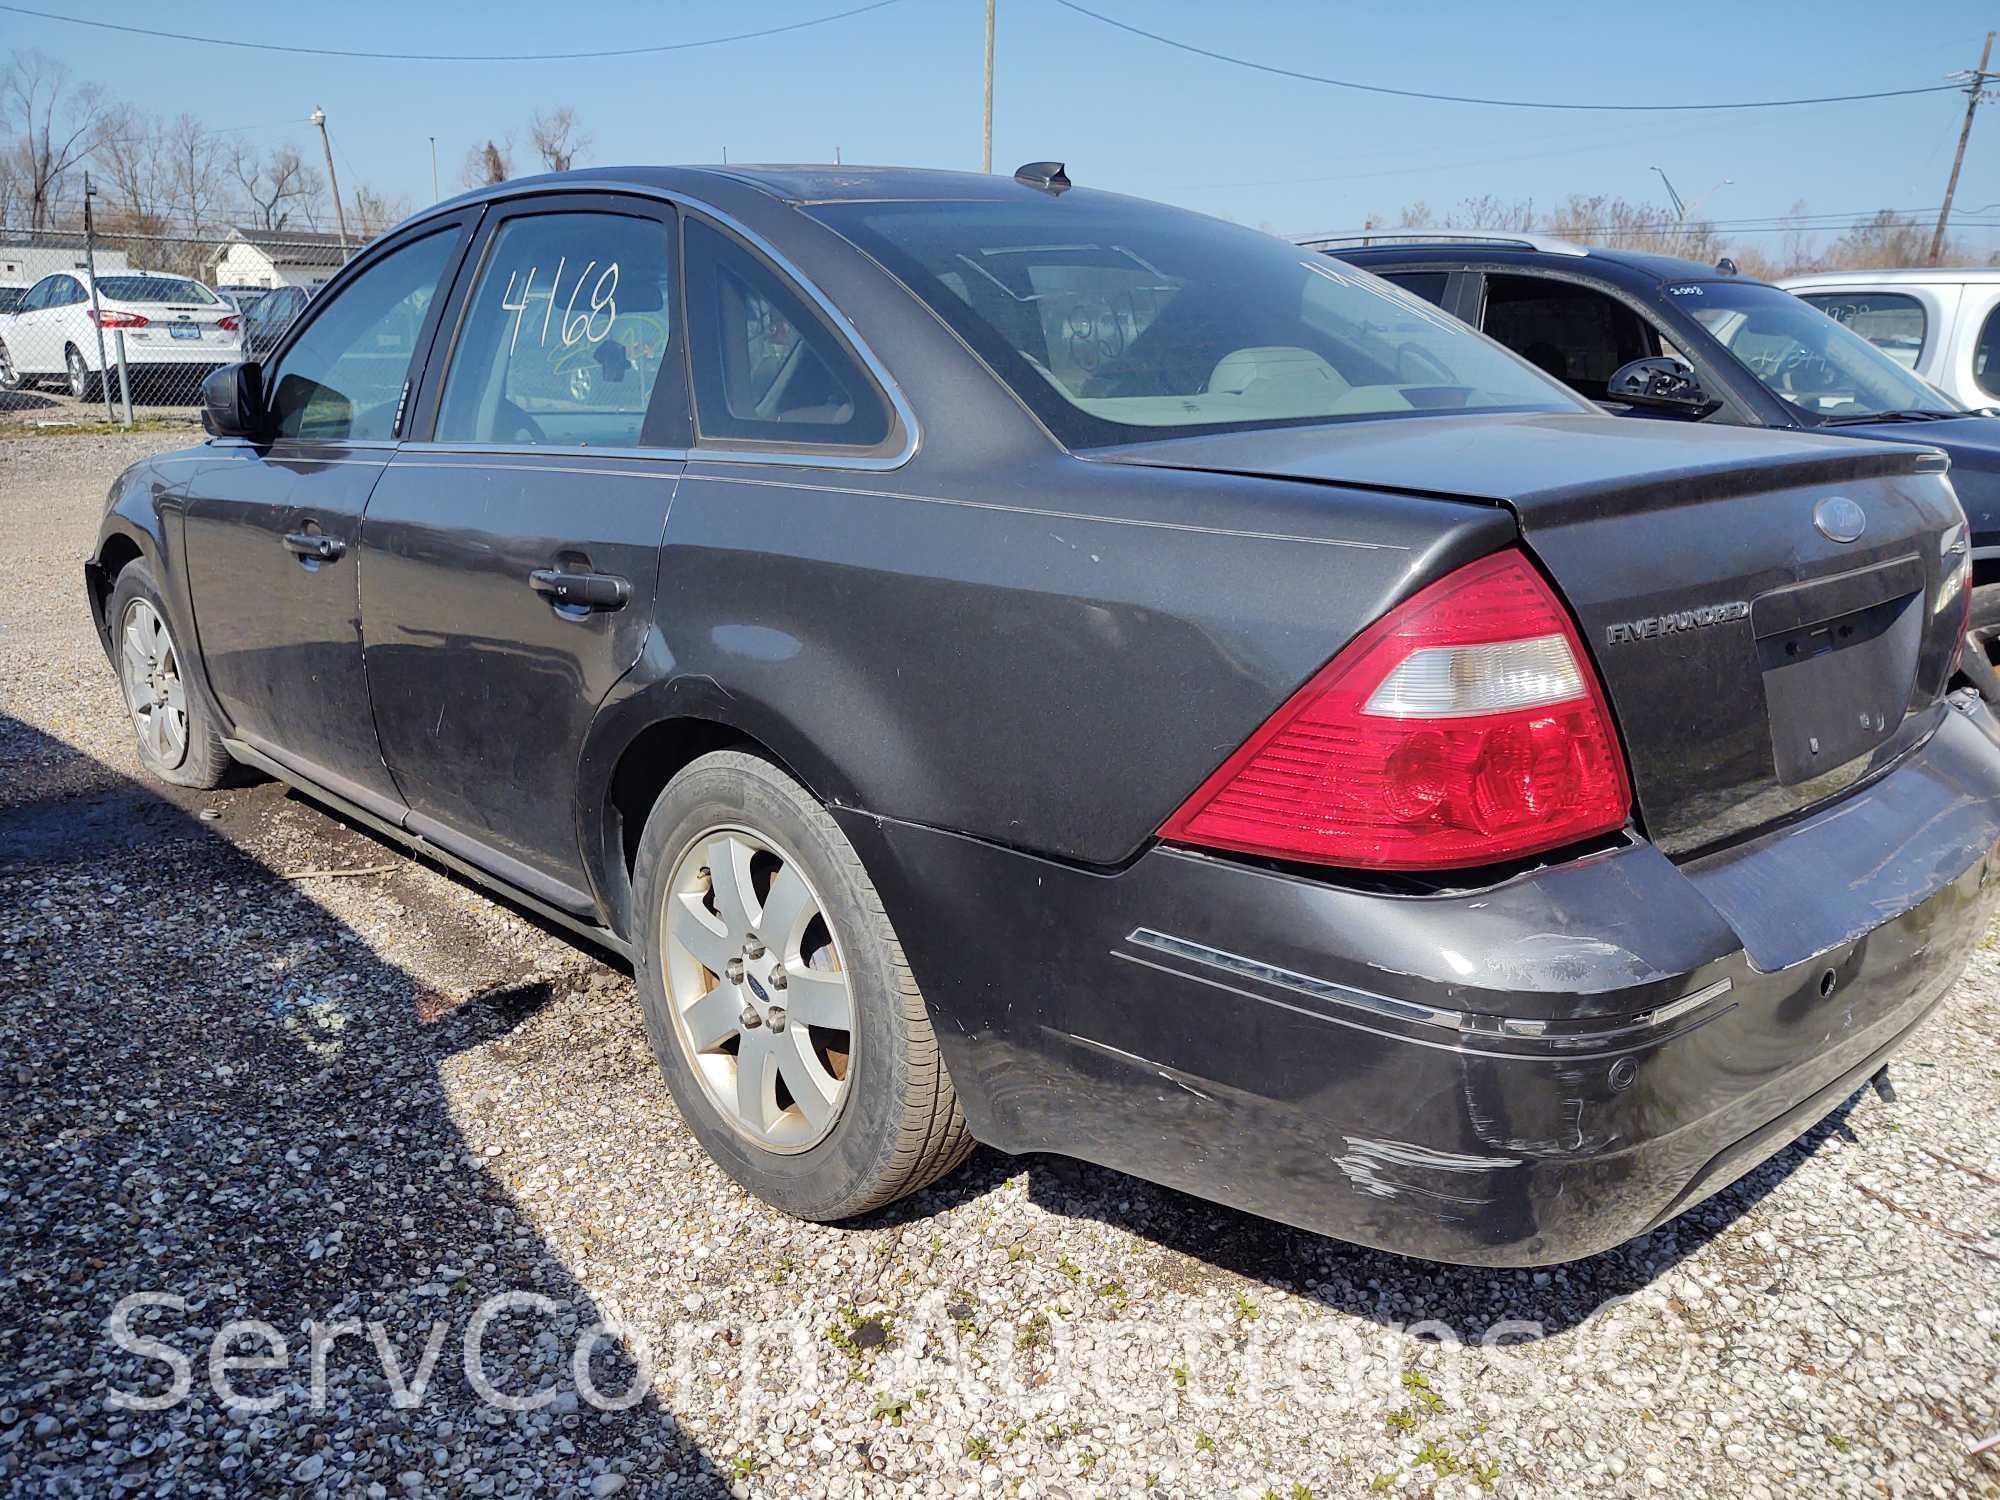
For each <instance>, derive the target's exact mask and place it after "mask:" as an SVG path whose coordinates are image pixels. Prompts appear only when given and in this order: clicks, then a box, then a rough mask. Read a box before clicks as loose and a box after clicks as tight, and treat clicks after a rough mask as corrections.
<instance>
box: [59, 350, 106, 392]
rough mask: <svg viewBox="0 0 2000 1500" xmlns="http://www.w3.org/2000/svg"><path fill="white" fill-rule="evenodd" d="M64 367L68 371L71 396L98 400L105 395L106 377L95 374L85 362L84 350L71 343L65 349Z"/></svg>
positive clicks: (68, 385)
mask: <svg viewBox="0 0 2000 1500" xmlns="http://www.w3.org/2000/svg"><path fill="white" fill-rule="evenodd" d="M63 369H64V370H65V371H66V372H67V384H66V388H67V389H68V391H69V393H70V395H71V396H73V397H75V398H76V399H77V400H78V401H96V400H99V399H100V398H102V396H103V395H104V377H103V376H102V375H98V374H95V373H93V372H92V371H91V369H90V367H89V366H88V365H87V364H85V363H84V358H83V351H82V350H81V349H79V348H77V347H76V345H74V344H71V345H69V346H68V347H67V348H65V349H64V350H63Z"/></svg>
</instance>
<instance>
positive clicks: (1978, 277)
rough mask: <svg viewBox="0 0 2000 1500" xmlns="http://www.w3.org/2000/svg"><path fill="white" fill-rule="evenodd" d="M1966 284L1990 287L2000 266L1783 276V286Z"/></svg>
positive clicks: (1999, 275) (1998, 276)
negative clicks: (1973, 283)
mask: <svg viewBox="0 0 2000 1500" xmlns="http://www.w3.org/2000/svg"><path fill="white" fill-rule="evenodd" d="M1966 282H1977V283H1979V284H1981V285H1990V284H1992V283H1994V282H2000V266H1964V267H1956V266H1917V267H1910V266H1901V267H1885V268H1883V269H1882V270H1878V271H1814V272H1811V273H1809V274H1807V275H1804V276H1784V277H1780V278H1779V280H1778V285H1779V286H1782V287H1787V288H1789V287H1795V286H1855V285H1863V286H1895V285H1898V284H1901V285H1923V284H1925V283H1931V284H1939V283H1942V284H1944V285H1948V286H1958V285H1962V284H1964V283H1966Z"/></svg>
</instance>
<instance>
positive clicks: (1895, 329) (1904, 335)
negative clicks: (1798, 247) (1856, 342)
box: [1800, 292, 1926, 370]
mask: <svg viewBox="0 0 2000 1500" xmlns="http://www.w3.org/2000/svg"><path fill="white" fill-rule="evenodd" d="M1800 300H1802V301H1805V302H1809V303H1811V304H1812V305H1813V306H1814V307H1816V308H1818V309H1819V310H1820V311H1821V312H1823V313H1825V314H1826V315H1827V316H1828V317H1829V318H1832V319H1833V320H1834V322H1836V323H1845V324H1846V325H1847V326H1848V327H1849V328H1852V329H1853V330H1854V331H1855V332H1856V333H1858V334H1860V335H1861V336H1862V337H1863V338H1864V339H1866V340H1868V342H1869V343H1871V344H1873V345H1874V346H1875V347H1876V348H1877V349H1880V350H1881V351H1882V352H1883V353H1884V354H1886V355H1888V356H1889V358H1891V359H1893V360H1894V361H1895V362H1896V363H1897V364H1899V365H1901V366H1902V367H1903V368H1904V369H1906V370H1914V369H1915V368H1916V367H1917V358H1918V356H1919V355H1921V354H1922V353H1923V352H1924V332H1925V324H1926V319H1925V317H1924V305H1923V303H1921V302H1919V301H1918V300H1917V299H1916V298H1915V297H1910V296H1905V295H1904V294H1903V293H1901V292H1806V293H1803V294H1802V295H1801V299H1800Z"/></svg>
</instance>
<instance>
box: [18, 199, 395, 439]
mask: <svg viewBox="0 0 2000 1500" xmlns="http://www.w3.org/2000/svg"><path fill="white" fill-rule="evenodd" d="M358 248H359V247H358V246H357V245H352V244H349V243H343V240H342V238H341V236H339V235H334V234H317V233H305V232H300V231H297V230H261V229H254V228H228V229H219V230H214V231H209V232H205V233H202V234H198V235H197V234H184V235H170V234H136V233H122V232H119V231H116V230H112V231H101V232H99V233H97V234H95V235H94V236H86V235H85V234H84V233H83V232H82V231H80V230H66V229H65V230H49V229H36V230H29V229H6V228H0V416H4V417H9V418H12V419H15V420H26V421H35V420H43V421H49V420H54V421H84V420H96V421H112V422H119V423H123V424H126V425H130V424H131V423H132V422H134V421H136V420H144V419H159V418H166V419H169V420H174V419H180V420H186V421H190V422H193V421H196V420H199V415H200V403H201V383H202V381H203V380H204V379H206V378H207V376H208V375H209V373H210V372H211V371H213V370H215V369H217V368H219V367H220V366H222V365H226V364H231V363H234V362H235V361H237V360H241V359H263V358H266V357H268V356H269V354H270V352H271V350H272V349H273V348H275V347H276V345H277V343H278V341H279V339H280V338H281V337H282V336H283V334H284V332H285V330H286V328H287V327H289V326H290V324H291V322H292V320H293V319H294V318H296V317H297V316H298V314H299V312H300V310H301V309H303V308H304V307H305V306H306V304H307V302H308V301H309V300H310V299H311V298H312V297H313V296H314V295H315V294H316V293H317V292H318V291H319V289H320V287H322V286H323V285H325V283H326V282H328V281H329V280H331V279H332V277H333V275H334V273H335V272H336V271H338V270H339V269H340V267H341V266H342V265H343V264H344V263H345V262H346V260H347V258H348V256H349V255H350V254H351V253H352V251H353V250H354V249H358Z"/></svg>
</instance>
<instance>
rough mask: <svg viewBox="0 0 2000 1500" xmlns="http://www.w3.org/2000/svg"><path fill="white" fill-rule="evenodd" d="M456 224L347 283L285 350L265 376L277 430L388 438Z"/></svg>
mask: <svg viewBox="0 0 2000 1500" xmlns="http://www.w3.org/2000/svg"><path fill="white" fill-rule="evenodd" d="M458 234H459V231H458V230H457V229H456V228H452V229H444V230H439V231H438V232H436V233H434V234H428V235H426V236H424V237H423V238H422V239H420V240H414V241H412V242H411V243H409V244H407V245H403V246H401V247H400V248H398V249H396V250H392V251H390V252H389V254H387V255H385V256H383V257H382V259H380V260H378V261H376V262H375V263H374V264H373V265H372V266H370V267H368V269H367V270H365V271H363V272H362V273H361V274H360V275H359V276H358V277H356V278H355V279H354V280H353V281H351V282H349V283H348V284H347V285H346V286H345V287H343V288H342V289H341V290H340V291H339V292H338V293H337V294H335V295H334V297H333V300H332V301H330V302H329V303H328V304H327V305H326V306H325V307H324V308H322V309H320V313H319V316H318V317H316V318H314V319H313V320H312V322H311V323H309V324H308V325H307V326H306V328H305V331H304V332H302V333H301V334H300V335H299V337H298V340H297V342H295V343H294V344H293V345H292V346H291V348H290V349H288V350H286V351H285V357H284V359H283V361H281V362H280V364H279V365H278V367H277V369H276V371H275V372H274V373H273V375H272V377H271V408H272V414H273V416H275V417H276V419H277V428H278V435H279V436H280V437H288V438H303V439H307V440H310V441H316V442H353V441H360V440H386V439H388V438H392V437H394V436H395V424H396V407H397V405H398V403H399V402H400V401H401V399H402V394H403V382H404V381H405V380H406V379H408V378H409V374H410V361H411V359H412V358H413V357H414V356H415V354H416V352H417V339H418V336H419V335H420V334H421V333H422V332H423V328H424V320H425V317H426V316H427V314H428V313H429V311H430V306H431V301H432V299H433V298H434V297H436V296H437V293H438V281H439V279H440V278H441V277H442V276H443V275H444V270H445V267H446V265H448V264H449V263H450V260H451V254H452V251H453V249H455V248H456V246H457V244H458Z"/></svg>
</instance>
